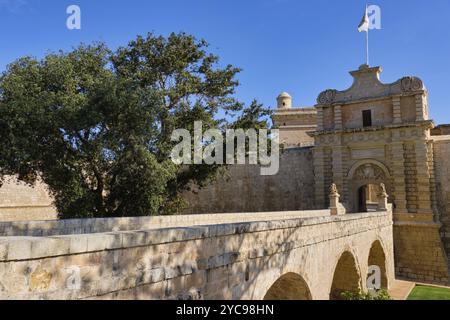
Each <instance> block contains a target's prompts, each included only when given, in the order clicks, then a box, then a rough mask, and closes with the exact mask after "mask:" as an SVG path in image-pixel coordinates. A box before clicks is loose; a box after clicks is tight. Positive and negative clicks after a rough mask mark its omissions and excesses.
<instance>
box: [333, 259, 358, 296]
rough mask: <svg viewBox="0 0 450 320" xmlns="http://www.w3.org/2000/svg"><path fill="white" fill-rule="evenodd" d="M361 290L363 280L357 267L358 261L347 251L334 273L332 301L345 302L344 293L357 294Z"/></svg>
mask: <svg viewBox="0 0 450 320" xmlns="http://www.w3.org/2000/svg"><path fill="white" fill-rule="evenodd" d="M360 289H361V278H360V276H359V272H358V268H357V266H356V260H355V258H354V257H353V255H352V254H351V253H350V252H348V251H346V252H344V253H343V254H342V256H341V257H340V259H339V262H338V264H337V266H336V269H335V271H334V276H333V284H332V285H331V290H330V300H343V297H342V293H344V292H353V293H357V292H359V291H360Z"/></svg>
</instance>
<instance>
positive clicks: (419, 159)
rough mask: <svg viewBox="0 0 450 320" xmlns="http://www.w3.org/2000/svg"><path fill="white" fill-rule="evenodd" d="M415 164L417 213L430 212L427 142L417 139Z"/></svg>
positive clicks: (431, 211)
mask: <svg viewBox="0 0 450 320" xmlns="http://www.w3.org/2000/svg"><path fill="white" fill-rule="evenodd" d="M415 150H416V165H417V200H418V201H417V213H425V214H432V213H433V210H432V202H431V185H430V179H431V176H430V170H429V169H430V168H429V167H428V165H429V159H428V143H427V141H423V140H419V141H416V142H415Z"/></svg>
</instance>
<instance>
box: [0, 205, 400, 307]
mask: <svg viewBox="0 0 450 320" xmlns="http://www.w3.org/2000/svg"><path fill="white" fill-rule="evenodd" d="M244 215H245V214H242V215H239V216H241V217H243V216H244ZM294 216H295V214H294V213H291V215H290V216H289V215H287V216H286V217H282V216H279V217H278V219H275V220H270V221H269V220H266V221H263V220H261V221H258V220H255V221H252V222H230V223H225V224H211V225H195V224H196V223H193V222H188V221H185V222H184V224H185V226H183V227H181V225H182V223H180V227H169V228H165V229H152V230H146V227H147V226H146V225H145V220H144V221H143V222H144V223H143V225H142V228H139V229H138V230H134V231H126V229H135V226H133V227H132V228H124V231H112V230H110V231H109V232H106V229H105V230H103V231H104V232H102V233H96V234H66V235H64V234H62V235H55V236H47V237H27V236H8V237H0V299H256V300H259V299H263V298H264V297H266V296H270V294H268V291H269V290H270V289H271V287H272V286H273V285H274V283H276V282H277V280H278V279H279V278H280V277H282V276H283V275H285V274H294V275H296V276H295V277H297V278H302V279H304V283H305V286H304V287H303V289H302V290H297V291H295V292H293V293H292V294H294V293H295V294H300V293H302V292H306V290H307V291H308V292H309V294H308V297H310V298H312V299H325V300H326V299H329V298H330V291H331V287H332V286H333V283H334V282H333V279H334V278H335V277H334V273H335V267H336V264H337V262H338V260H340V259H341V256H343V255H344V253H345V255H346V256H348V255H350V256H352V257H354V259H353V260H351V261H354V262H355V263H354V269H355V270H356V275H357V276H356V278H355V277H349V278H348V279H349V280H348V281H353V283H348V284H347V283H345V279H347V278H346V277H344V276H343V275H341V276H339V277H338V278H339V279H341V282H342V281H344V283H343V284H341V283H339V286H340V287H342V286H344V287H345V286H347V285H348V287H349V288H351V287H352V286H354V285H355V283H354V281H357V282H356V285H357V286H359V287H361V288H363V289H364V288H365V281H364V279H365V275H366V274H367V272H368V262H369V261H372V260H373V258H371V256H372V253H371V252H373V249H371V248H372V247H373V245H374V243H375V244H378V245H379V246H380V247H382V248H383V249H382V250H383V254H382V256H383V257H384V259H383V261H382V262H381V263H382V264H384V266H383V270H385V277H386V279H387V280H388V281H387V285H389V283H391V282H392V281H393V279H394V262H393V242H392V214H391V212H390V211H387V212H377V213H371V214H366V213H363V214H355V215H343V216H331V215H330V212H329V211H328V212H324V211H320V212H307V213H303V212H298V213H297V217H294ZM197 217H198V218H199V219H200V220H201V222H200V224H201V223H203V221H206V220H207V218H206V216H202V215H200V216H197ZM260 218H262V217H260ZM202 219H203V220H202ZM88 222H89V220H88ZM90 222H92V221H90ZM73 223H74V224H75V225H77V224H78V223H77V222H73ZM115 223H117V221H115ZM113 224H114V223H113ZM105 226H106V225H105ZM30 229H32V228H30ZM378 256H379V255H378ZM370 259H372V260H370ZM352 270H353V269H352ZM355 279H356V280H355ZM281 283H284V282H283V281H282V282H281ZM275 287H276V288H277V290H274V292H278V293H280V292H281V293H282V292H285V291H286V290H280V287H279V286H278V285H277V286H275ZM334 287H336V285H334ZM297 298H298V297H297Z"/></svg>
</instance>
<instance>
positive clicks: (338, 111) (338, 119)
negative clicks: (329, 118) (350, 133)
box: [334, 105, 343, 130]
mask: <svg viewBox="0 0 450 320" xmlns="http://www.w3.org/2000/svg"><path fill="white" fill-rule="evenodd" d="M334 128H335V129H336V130H342V129H343V126H342V107H341V106H340V105H337V106H335V107H334Z"/></svg>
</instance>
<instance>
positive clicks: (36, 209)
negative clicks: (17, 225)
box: [0, 177, 57, 221]
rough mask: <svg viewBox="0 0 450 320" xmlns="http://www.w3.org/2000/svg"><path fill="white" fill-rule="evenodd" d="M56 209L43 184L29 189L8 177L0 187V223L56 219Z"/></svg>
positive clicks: (39, 183)
mask: <svg viewBox="0 0 450 320" xmlns="http://www.w3.org/2000/svg"><path fill="white" fill-rule="evenodd" d="M56 217H57V213H56V209H55V208H54V207H53V205H52V199H51V197H50V196H49V194H48V190H47V188H46V187H45V185H44V184H42V183H41V182H38V183H37V184H36V186H35V187H30V186H28V185H26V184H25V183H23V182H18V181H16V179H14V178H12V177H9V178H7V179H6V181H5V183H4V184H3V186H2V187H0V221H23V220H51V219H56Z"/></svg>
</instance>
